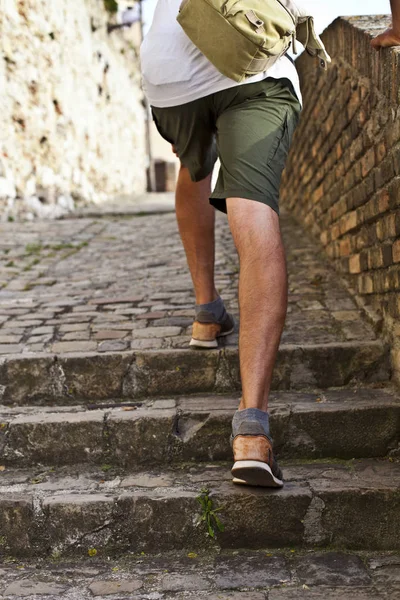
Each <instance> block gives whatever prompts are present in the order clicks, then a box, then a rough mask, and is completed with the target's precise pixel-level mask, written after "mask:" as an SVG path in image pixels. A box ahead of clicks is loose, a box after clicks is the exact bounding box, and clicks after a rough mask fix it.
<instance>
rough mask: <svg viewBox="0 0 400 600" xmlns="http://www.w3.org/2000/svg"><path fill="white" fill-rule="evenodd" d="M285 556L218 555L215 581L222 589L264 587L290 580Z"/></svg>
mask: <svg viewBox="0 0 400 600" xmlns="http://www.w3.org/2000/svg"><path fill="white" fill-rule="evenodd" d="M290 578H291V576H290V572H289V570H288V568H287V564H286V561H285V560H284V558H283V557H278V556H271V557H269V556H265V554H264V555H261V556H260V555H259V554H254V555H253V556H232V557H217V559H216V579H215V583H216V584H217V586H218V587H220V588H222V589H227V590H229V589H237V588H242V587H244V588H248V587H254V588H264V587H272V586H273V585H279V584H280V583H285V582H289V581H290Z"/></svg>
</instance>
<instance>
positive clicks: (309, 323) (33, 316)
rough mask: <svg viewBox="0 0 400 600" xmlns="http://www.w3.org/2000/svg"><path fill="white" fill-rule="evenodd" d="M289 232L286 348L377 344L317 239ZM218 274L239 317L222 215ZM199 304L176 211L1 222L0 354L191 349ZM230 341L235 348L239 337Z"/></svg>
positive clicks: (293, 228) (286, 225) (286, 222)
mask: <svg viewBox="0 0 400 600" xmlns="http://www.w3.org/2000/svg"><path fill="white" fill-rule="evenodd" d="M282 228H283V233H284V238H285V243H286V247H287V252H288V263H289V285H290V298H289V312H288V318H287V323H286V328H285V331H284V334H283V339H282V342H283V343H288V344H299V343H300V344H302V343H303V344H312V343H329V342H343V341H353V340H363V341H365V340H369V339H375V336H374V333H373V331H372V328H371V327H370V326H369V325H368V324H367V323H366V322H365V321H363V320H362V318H361V315H360V311H359V310H358V309H357V307H356V305H355V303H354V302H353V300H352V298H351V296H350V295H349V293H348V292H347V290H346V289H345V288H344V287H343V286H342V285H341V284H340V283H339V282H338V278H337V275H336V274H335V273H334V271H333V270H332V269H331V268H330V266H329V265H328V264H327V261H326V260H325V259H324V258H323V257H322V254H321V253H320V250H319V248H318V247H316V244H315V241H313V240H312V239H311V236H309V235H307V234H306V233H305V232H304V231H302V230H301V229H300V227H299V225H297V224H296V223H295V221H294V220H293V219H292V218H290V217H289V216H285V215H283V216H282ZM216 270H217V286H218V289H219V291H220V293H221V295H222V297H223V298H224V300H225V302H226V304H227V306H228V308H229V309H230V310H231V311H232V312H233V313H234V314H235V315H237V313H238V304H237V281H238V262H237V257H236V253H235V250H234V246H233V242H232V239H231V235H230V232H229V228H228V225H227V222H226V219H225V217H224V216H219V217H218V244H217V261H216ZM265 301H266V302H267V301H268V299H267V298H266V299H265ZM193 302H194V299H193V293H192V288H191V281H190V277H189V275H188V271H187V267H186V263H185V257H184V254H183V250H182V248H181V243H180V240H179V236H178V231H177V226H176V222H175V216H174V215H173V214H153V215H146V216H131V215H130V216H126V217H123V216H121V215H120V216H112V215H107V216H103V217H101V218H79V219H78V218H77V219H68V220H62V221H55V222H34V223H6V224H1V225H0V354H3V355H11V354H20V353H42V352H46V353H49V352H50V353H57V354H60V353H68V352H93V351H94V352H96V351H97V352H107V351H124V350H137V349H138V350H139V349H140V350H146V349H159V348H185V347H187V344H188V341H189V339H190V329H191V323H192V317H193ZM224 343H225V344H227V345H235V344H237V334H236V335H232V336H230V337H229V338H228V339H227V340H226V341H225V342H224Z"/></svg>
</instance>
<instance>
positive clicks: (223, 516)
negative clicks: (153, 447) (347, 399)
mask: <svg viewBox="0 0 400 600" xmlns="http://www.w3.org/2000/svg"><path fill="white" fill-rule="evenodd" d="M284 472H285V477H286V485H285V487H284V488H283V489H282V490H262V489H257V488H250V487H241V486H235V485H234V484H233V483H232V482H231V474H230V470H229V468H228V466H226V465H218V464H215V463H214V464H211V465H208V466H203V467H198V466H192V467H186V468H178V469H175V470H164V471H154V470H153V471H151V472H149V471H147V472H141V473H137V474H127V473H124V472H119V473H118V472H115V473H112V472H111V471H110V472H108V473H106V474H105V473H102V472H101V470H100V469H98V470H96V469H91V470H90V469H89V470H87V469H86V470H85V469H82V470H80V469H79V467H74V468H71V467H70V468H69V469H65V468H64V469H60V470H56V471H55V472H53V470H50V471H47V472H38V471H33V470H31V471H18V470H14V471H10V472H9V471H8V470H7V469H6V470H5V471H3V472H2V474H1V485H0V531H1V534H2V538H1V539H2V543H1V546H0V552H2V553H3V555H6V556H8V555H11V556H17V557H20V558H21V557H27V556H34V557H39V556H52V555H53V556H58V557H59V556H64V555H65V556H73V557H75V558H77V557H79V556H82V557H84V556H86V557H87V556H88V553H89V554H90V551H91V549H95V550H96V552H97V554H98V556H99V557H107V556H116V555H121V553H125V552H132V553H135V554H137V553H141V552H145V553H160V552H166V551H172V550H176V549H179V550H187V551H188V552H195V551H196V550H197V549H201V548H207V547H209V548H210V549H211V548H215V549H218V548H224V549H235V548H247V549H261V548H267V547H304V548H306V547H311V548H312V547H315V546H320V547H329V548H330V549H332V548H343V549H354V550H356V549H364V550H375V551H378V550H379V551H384V550H399V549H400V518H399V517H400V493H399V492H400V463H399V462H397V463H396V462H390V461H389V460H383V459H380V460H378V459H369V460H360V461H350V462H342V463H339V462H338V461H336V462H335V463H329V462H326V461H325V462H322V463H318V462H315V463H309V464H301V463H300V464H292V465H290V464H287V465H286V466H284ZM200 499H201V500H202V502H203V505H201V502H200ZM204 504H205V505H206V506H207V508H206V509H205V508H204ZM217 510H218V512H215V511H217ZM215 516H217V517H218V518H219V519H220V523H222V524H223V528H224V530H223V531H219V527H218V525H217V522H216V521H215ZM201 517H204V519H205V521H204V520H201ZM208 519H209V520H210V529H207V520H208ZM208 531H209V532H210V533H211V534H214V535H215V539H214V540H212V539H210V536H209V535H208V534H207V532H208Z"/></svg>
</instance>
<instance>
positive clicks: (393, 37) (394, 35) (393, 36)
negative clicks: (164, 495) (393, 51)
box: [371, 28, 400, 50]
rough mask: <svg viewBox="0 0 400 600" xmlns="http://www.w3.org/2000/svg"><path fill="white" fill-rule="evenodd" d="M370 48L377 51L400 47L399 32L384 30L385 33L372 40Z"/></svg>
mask: <svg viewBox="0 0 400 600" xmlns="http://www.w3.org/2000/svg"><path fill="white" fill-rule="evenodd" d="M371 46H372V47H373V48H375V50H379V48H390V47H391V46H400V32H397V31H395V30H394V29H393V28H389V29H386V31H384V32H383V33H381V34H380V35H378V36H377V37H376V38H374V39H373V40H372V42H371Z"/></svg>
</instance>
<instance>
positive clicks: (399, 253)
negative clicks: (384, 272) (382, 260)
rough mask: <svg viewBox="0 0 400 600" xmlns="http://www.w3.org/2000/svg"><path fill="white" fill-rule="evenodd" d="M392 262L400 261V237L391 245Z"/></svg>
mask: <svg viewBox="0 0 400 600" xmlns="http://www.w3.org/2000/svg"><path fill="white" fill-rule="evenodd" d="M392 256H393V262H394V263H399V262H400V239H398V240H396V241H395V242H394V244H393V246H392Z"/></svg>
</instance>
